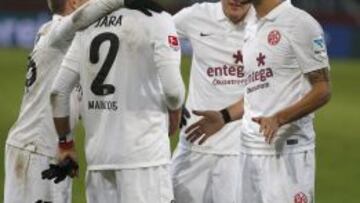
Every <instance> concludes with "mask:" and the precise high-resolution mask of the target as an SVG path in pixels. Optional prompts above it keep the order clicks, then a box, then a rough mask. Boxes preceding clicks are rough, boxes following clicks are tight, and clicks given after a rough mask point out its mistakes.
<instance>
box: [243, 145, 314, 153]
mask: <svg viewBox="0 0 360 203" xmlns="http://www.w3.org/2000/svg"><path fill="white" fill-rule="evenodd" d="M314 149H315V144H311V145H306V146H299V147H296V148H285V149H284V150H282V151H276V150H275V149H274V148H268V149H261V150H260V149H258V148H249V147H246V146H242V147H241V154H251V155H281V154H294V153H300V152H304V151H308V150H314Z"/></svg>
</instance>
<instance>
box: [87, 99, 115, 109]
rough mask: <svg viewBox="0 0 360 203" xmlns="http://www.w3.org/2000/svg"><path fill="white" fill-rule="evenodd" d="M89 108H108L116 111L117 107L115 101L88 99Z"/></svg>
mask: <svg viewBox="0 0 360 203" xmlns="http://www.w3.org/2000/svg"><path fill="white" fill-rule="evenodd" d="M88 109H89V110H110V111H116V110H117V109H118V105H117V101H94V100H92V101H89V102H88Z"/></svg>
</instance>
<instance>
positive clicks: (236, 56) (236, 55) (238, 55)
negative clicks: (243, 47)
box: [233, 50, 243, 64]
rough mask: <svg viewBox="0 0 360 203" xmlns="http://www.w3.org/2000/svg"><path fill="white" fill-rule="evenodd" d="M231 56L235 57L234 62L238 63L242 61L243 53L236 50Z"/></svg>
mask: <svg viewBox="0 0 360 203" xmlns="http://www.w3.org/2000/svg"><path fill="white" fill-rule="evenodd" d="M233 58H234V59H235V64H239V63H240V62H241V63H242V62H243V55H242V53H241V51H240V50H238V51H237V52H236V53H235V54H233Z"/></svg>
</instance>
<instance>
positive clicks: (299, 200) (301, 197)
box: [294, 192, 308, 203]
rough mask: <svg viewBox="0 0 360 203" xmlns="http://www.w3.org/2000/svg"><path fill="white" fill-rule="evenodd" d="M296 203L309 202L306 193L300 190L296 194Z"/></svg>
mask: <svg viewBox="0 0 360 203" xmlns="http://www.w3.org/2000/svg"><path fill="white" fill-rule="evenodd" d="M294 203H308V198H307V196H306V195H305V194H304V193H302V192H299V193H297V194H296V195H295V196H294Z"/></svg>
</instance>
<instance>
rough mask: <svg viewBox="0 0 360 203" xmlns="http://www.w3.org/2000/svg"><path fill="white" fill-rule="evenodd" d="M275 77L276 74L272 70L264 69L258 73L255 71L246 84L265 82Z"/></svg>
mask: <svg viewBox="0 0 360 203" xmlns="http://www.w3.org/2000/svg"><path fill="white" fill-rule="evenodd" d="M272 77H274V73H273V71H272V69H271V68H264V69H260V70H258V71H254V72H252V73H250V74H249V75H248V76H247V79H246V84H247V85H248V84H251V83H253V82H256V81H261V82H265V81H266V80H267V79H268V78H272Z"/></svg>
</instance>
